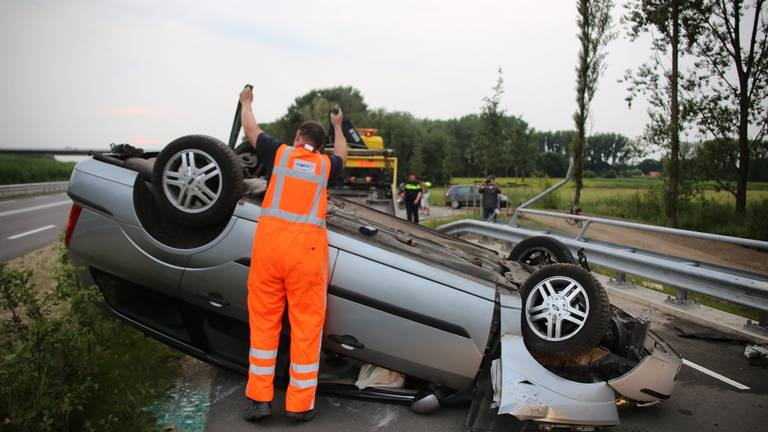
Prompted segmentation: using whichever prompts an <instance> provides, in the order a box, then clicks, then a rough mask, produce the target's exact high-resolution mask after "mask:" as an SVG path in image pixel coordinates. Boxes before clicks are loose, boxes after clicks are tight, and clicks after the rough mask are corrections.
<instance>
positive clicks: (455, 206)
mask: <svg viewBox="0 0 768 432" xmlns="http://www.w3.org/2000/svg"><path fill="white" fill-rule="evenodd" d="M451 208H452V209H454V210H458V209H460V208H461V203H460V202H459V200H452V201H451Z"/></svg>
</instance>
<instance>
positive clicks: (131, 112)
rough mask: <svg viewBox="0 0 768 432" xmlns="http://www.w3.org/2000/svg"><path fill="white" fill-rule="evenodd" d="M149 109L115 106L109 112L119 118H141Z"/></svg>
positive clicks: (137, 106) (134, 106) (144, 107)
mask: <svg viewBox="0 0 768 432" xmlns="http://www.w3.org/2000/svg"><path fill="white" fill-rule="evenodd" d="M148 111H149V109H148V108H147V107H146V106H143V105H126V106H117V107H114V108H112V109H111V110H109V112H110V113H112V114H113V115H116V116H120V117H143V116H145V115H146V114H147V112H148Z"/></svg>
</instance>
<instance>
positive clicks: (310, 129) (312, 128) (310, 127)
mask: <svg viewBox="0 0 768 432" xmlns="http://www.w3.org/2000/svg"><path fill="white" fill-rule="evenodd" d="M299 135H301V136H302V137H304V139H306V140H307V141H310V142H308V143H307V144H312V145H313V146H314V147H315V149H319V148H320V147H321V146H322V145H323V143H324V142H325V129H324V128H323V125H321V124H320V123H318V122H316V121H311V120H310V121H305V122H304V123H302V124H301V126H299Z"/></svg>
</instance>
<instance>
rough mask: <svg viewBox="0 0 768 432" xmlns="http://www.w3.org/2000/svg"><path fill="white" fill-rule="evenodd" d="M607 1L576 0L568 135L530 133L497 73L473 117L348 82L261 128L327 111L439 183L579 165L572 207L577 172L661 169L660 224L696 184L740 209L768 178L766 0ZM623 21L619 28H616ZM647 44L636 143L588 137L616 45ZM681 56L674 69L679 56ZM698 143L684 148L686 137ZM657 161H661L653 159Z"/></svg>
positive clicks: (635, 77)
mask: <svg viewBox="0 0 768 432" xmlns="http://www.w3.org/2000/svg"><path fill="white" fill-rule="evenodd" d="M613 8H614V4H613V1H612V0H577V1H576V10H577V20H576V24H577V26H576V27H577V38H578V40H579V45H580V49H579V52H578V53H577V63H576V67H575V76H576V79H575V82H576V86H575V87H576V98H575V100H576V110H575V112H574V115H573V120H574V129H573V130H572V131H537V130H535V129H533V128H532V127H530V126H529V125H528V123H527V122H526V121H525V120H524V119H522V118H520V117H518V116H514V115H510V114H508V113H507V112H506V111H505V109H504V108H503V106H502V104H501V96H502V95H503V92H504V79H503V71H502V70H501V69H499V73H498V77H497V80H496V83H495V84H494V85H493V87H492V88H491V93H490V94H489V95H488V96H486V97H485V98H483V99H482V106H481V109H480V112H479V113H473V114H467V115H465V116H463V117H460V118H456V119H448V120H431V119H419V118H416V117H414V116H413V115H411V114H410V113H407V112H399V111H396V112H389V111H386V110H385V109H370V108H369V107H368V105H367V104H366V103H365V101H364V98H363V96H362V94H361V92H360V91H359V90H358V89H355V88H352V87H334V88H328V89H316V90H312V91H310V92H308V93H306V94H304V95H302V96H300V97H298V98H296V100H295V101H294V103H293V104H292V105H291V106H290V107H289V108H288V111H287V113H286V114H285V115H283V116H282V117H281V118H279V119H278V120H277V121H275V122H273V123H271V124H268V125H266V129H267V131H269V132H271V133H273V134H275V135H277V136H282V137H290V136H291V135H292V134H293V131H295V129H296V127H297V126H298V125H299V124H300V123H301V122H302V121H304V120H309V119H324V118H326V115H327V112H328V109H329V108H330V106H331V104H334V103H338V104H340V105H341V106H342V107H344V109H345V112H346V113H347V115H348V116H349V117H350V118H351V119H352V121H353V122H354V123H355V124H356V125H358V126H365V127H376V128H379V129H380V130H381V135H382V136H383V137H384V140H385V144H386V145H387V146H388V147H390V148H393V149H395V150H396V151H397V154H398V157H399V164H400V168H401V169H400V176H404V175H405V174H407V173H410V172H413V173H415V174H417V175H419V176H421V177H424V178H428V179H430V180H431V181H433V182H438V183H443V184H446V183H448V182H450V179H451V178H452V177H454V176H462V177H467V176H482V175H486V174H495V175H497V176H520V177H524V176H532V175H546V176H550V177H560V176H562V175H563V174H564V173H565V171H566V169H567V164H568V158H570V157H573V158H574V162H575V169H574V181H575V183H576V194H575V201H576V203H578V201H579V199H580V195H581V188H582V181H581V179H582V178H583V177H586V176H589V175H597V176H608V177H611V176H620V175H636V174H639V173H641V172H642V173H646V174H647V173H648V172H650V171H661V172H663V173H664V180H665V184H666V199H665V205H664V211H665V213H666V215H667V223H668V225H670V226H677V206H678V202H679V199H680V196H681V194H683V195H685V193H686V191H685V189H686V188H690V187H691V185H693V184H695V183H696V182H699V181H702V180H707V181H710V182H714V183H715V184H716V185H717V188H718V189H721V190H725V191H728V192H730V193H731V194H732V195H733V196H734V203H735V204H734V205H735V210H736V214H737V215H743V214H744V213H745V211H746V206H747V201H746V194H747V187H748V181H766V180H768V163H767V162H766V160H768V142H767V141H766V140H765V139H764V137H765V134H766V133H768V104H767V103H766V96H768V16H767V15H768V12H766V0H751V1H745V0H630V1H629V2H628V3H627V4H626V5H625V9H624V11H623V14H622V15H621V19H620V20H619V23H616V22H614V19H613V18H612V17H613ZM618 24H621V28H619V26H618ZM643 35H648V36H649V37H650V39H651V48H650V51H649V53H648V55H649V60H648V61H647V62H646V63H645V64H643V65H642V66H641V67H639V68H638V69H637V70H628V71H626V73H625V75H624V79H623V82H624V83H625V84H626V86H627V97H626V101H627V103H628V105H629V106H630V108H631V107H632V104H633V102H635V101H636V100H638V99H641V98H642V99H644V100H646V101H647V102H648V104H649V106H650V108H649V110H648V114H649V121H648V124H647V125H646V128H645V131H644V133H643V134H642V135H641V136H639V137H626V136H623V135H621V134H618V133H611V132H608V133H601V134H595V135H592V136H587V133H586V127H585V125H586V124H587V121H588V118H589V114H590V104H591V101H592V98H593V96H594V95H595V92H596V91H597V88H598V81H599V78H600V76H601V75H602V73H603V72H604V70H605V68H606V63H605V58H606V55H607V52H608V47H609V46H610V43H611V41H613V40H614V39H616V38H618V37H625V38H627V39H629V40H631V41H635V40H636V39H638V38H640V37H641V36H643ZM681 58H684V59H685V67H682V68H681V63H680V59H681ZM683 134H686V136H688V137H690V136H694V138H692V139H691V138H689V140H688V141H681V135H683ZM658 154H662V155H663V156H662V157H661V158H660V160H653V159H647V157H648V156H649V155H658Z"/></svg>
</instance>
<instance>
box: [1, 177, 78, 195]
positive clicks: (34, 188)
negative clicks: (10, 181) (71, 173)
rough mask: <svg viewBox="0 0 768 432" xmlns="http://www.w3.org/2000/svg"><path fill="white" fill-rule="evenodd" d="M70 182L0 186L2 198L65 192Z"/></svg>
mask: <svg viewBox="0 0 768 432" xmlns="http://www.w3.org/2000/svg"><path fill="white" fill-rule="evenodd" d="M68 184H69V182H66V181H60V182H46V183H23V184H15V185H2V186H0V197H7V196H14V195H33V194H39V193H51V192H64V191H66V190H67V185H68Z"/></svg>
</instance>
